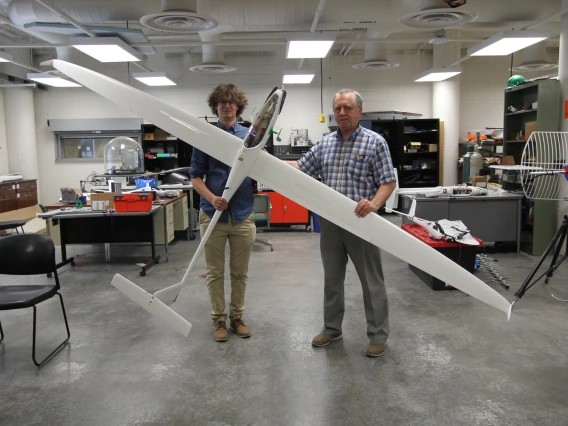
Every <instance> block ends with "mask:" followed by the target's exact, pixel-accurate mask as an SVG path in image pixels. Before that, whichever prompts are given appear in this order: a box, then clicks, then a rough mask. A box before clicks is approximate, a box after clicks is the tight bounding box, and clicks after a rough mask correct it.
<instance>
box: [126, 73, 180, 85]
mask: <svg viewBox="0 0 568 426" xmlns="http://www.w3.org/2000/svg"><path fill="white" fill-rule="evenodd" d="M132 77H134V78H135V79H136V80H138V81H141V82H142V83H144V84H147V85H148V86H175V85H176V84H175V83H174V81H173V80H172V79H171V78H170V76H169V75H168V74H166V73H165V72H135V73H132Z"/></svg>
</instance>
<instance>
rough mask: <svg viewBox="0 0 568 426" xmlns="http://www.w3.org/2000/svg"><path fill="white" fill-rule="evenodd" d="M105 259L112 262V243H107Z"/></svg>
mask: <svg viewBox="0 0 568 426" xmlns="http://www.w3.org/2000/svg"><path fill="white" fill-rule="evenodd" d="M105 261H106V263H110V244H109V243H105Z"/></svg>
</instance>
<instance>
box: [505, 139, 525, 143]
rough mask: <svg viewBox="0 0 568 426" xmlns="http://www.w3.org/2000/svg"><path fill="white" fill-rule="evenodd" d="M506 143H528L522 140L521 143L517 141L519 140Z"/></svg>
mask: <svg viewBox="0 0 568 426" xmlns="http://www.w3.org/2000/svg"><path fill="white" fill-rule="evenodd" d="M505 143H527V141H522V140H521V141H517V140H514V141H505Z"/></svg>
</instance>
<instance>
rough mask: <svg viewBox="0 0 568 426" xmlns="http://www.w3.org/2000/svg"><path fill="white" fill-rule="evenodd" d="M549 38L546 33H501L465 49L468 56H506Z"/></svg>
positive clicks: (548, 34)
mask: <svg viewBox="0 0 568 426" xmlns="http://www.w3.org/2000/svg"><path fill="white" fill-rule="evenodd" d="M548 37H550V33H549V32H546V31H523V30H521V31H511V30H509V31H501V32H500V33H498V34H495V35H494V36H492V37H489V38H488V39H487V40H484V41H482V42H481V43H478V44H476V45H475V46H473V47H470V48H469V49H467V54H468V56H506V55H510V54H511V53H513V52H516V51H517V50H521V49H524V48H525V47H528V46H531V45H533V44H535V43H538V42H540V41H542V40H544V39H547V38H548Z"/></svg>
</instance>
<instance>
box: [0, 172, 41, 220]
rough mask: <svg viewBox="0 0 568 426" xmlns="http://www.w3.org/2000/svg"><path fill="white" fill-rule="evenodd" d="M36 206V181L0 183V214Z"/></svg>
mask: <svg viewBox="0 0 568 426" xmlns="http://www.w3.org/2000/svg"><path fill="white" fill-rule="evenodd" d="M36 204H37V181H36V180H20V181H12V182H3V183H0V213H4V212H9V211H12V210H17V209H23V208H25V207H31V206H35V205H36Z"/></svg>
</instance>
